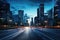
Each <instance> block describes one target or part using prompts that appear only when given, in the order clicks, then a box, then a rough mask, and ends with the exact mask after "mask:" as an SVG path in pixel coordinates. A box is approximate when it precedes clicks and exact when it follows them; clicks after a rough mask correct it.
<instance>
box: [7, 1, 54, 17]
mask: <svg viewBox="0 0 60 40" xmlns="http://www.w3.org/2000/svg"><path fill="white" fill-rule="evenodd" d="M7 1H8V2H9V3H10V6H11V8H10V9H11V10H12V11H15V13H14V15H15V14H18V10H24V13H27V14H28V15H29V16H30V17H35V16H36V15H37V8H38V7H39V4H40V3H41V0H7ZM44 2H45V4H44V5H45V6H44V12H45V13H46V12H47V11H48V10H49V9H51V8H52V7H53V6H54V1H53V0H44ZM15 9H16V10H15Z"/></svg>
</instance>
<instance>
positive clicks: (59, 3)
mask: <svg viewBox="0 0 60 40" xmlns="http://www.w3.org/2000/svg"><path fill="white" fill-rule="evenodd" d="M54 19H55V24H56V25H60V21H59V20H60V0H56V3H55V6H54Z"/></svg>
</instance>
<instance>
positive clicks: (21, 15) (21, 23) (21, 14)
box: [18, 10, 24, 25]
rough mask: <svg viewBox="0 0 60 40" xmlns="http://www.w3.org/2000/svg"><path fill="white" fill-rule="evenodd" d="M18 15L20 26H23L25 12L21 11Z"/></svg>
mask: <svg viewBox="0 0 60 40" xmlns="http://www.w3.org/2000/svg"><path fill="white" fill-rule="evenodd" d="M18 15H19V24H20V25H23V22H24V21H23V17H24V10H19V11H18Z"/></svg>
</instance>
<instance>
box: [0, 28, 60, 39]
mask: <svg viewBox="0 0 60 40" xmlns="http://www.w3.org/2000/svg"><path fill="white" fill-rule="evenodd" d="M0 40H60V29H47V28H17V29H9V30H0Z"/></svg>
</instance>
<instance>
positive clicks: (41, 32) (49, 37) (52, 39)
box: [36, 30, 54, 40]
mask: <svg viewBox="0 0 60 40" xmlns="http://www.w3.org/2000/svg"><path fill="white" fill-rule="evenodd" d="M36 31H37V30H36ZM38 32H39V31H38ZM39 33H41V34H42V35H44V37H47V38H49V39H51V40H54V39H53V38H51V37H49V36H47V35H46V34H44V33H42V32H39Z"/></svg>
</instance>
